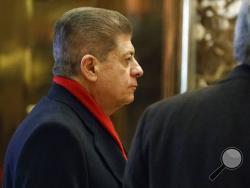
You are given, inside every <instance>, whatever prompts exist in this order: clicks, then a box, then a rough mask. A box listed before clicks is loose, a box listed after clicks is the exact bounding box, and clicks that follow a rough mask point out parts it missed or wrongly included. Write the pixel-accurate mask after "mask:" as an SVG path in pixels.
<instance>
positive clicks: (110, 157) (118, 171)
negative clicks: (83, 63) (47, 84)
mask: <svg viewBox="0 0 250 188" xmlns="http://www.w3.org/2000/svg"><path fill="white" fill-rule="evenodd" d="M49 97H51V98H53V99H55V100H57V101H60V102H62V103H64V104H66V105H68V106H69V107H70V108H71V109H72V110H74V111H75V112H76V114H77V115H78V117H79V118H80V119H81V121H82V122H83V125H85V126H86V127H87V128H88V130H90V131H91V132H92V134H93V136H94V146H93V147H95V149H96V151H97V153H98V154H99V155H100V157H101V158H102V160H103V162H104V163H105V165H106V166H107V168H108V169H109V170H110V172H111V173H112V174H113V175H114V177H115V178H116V179H117V180H118V181H119V182H122V176H123V171H124V167H125V163H126V161H125V159H124V158H123V156H122V154H121V152H120V150H119V147H118V145H117V144H116V142H115V141H114V140H113V138H112V137H111V136H110V135H109V134H108V132H107V131H106V130H105V129H104V128H103V127H102V125H101V124H100V123H99V122H98V121H97V120H96V119H95V118H94V117H93V116H92V114H91V113H90V112H89V111H88V110H87V109H86V108H84V106H82V105H81V104H80V103H79V102H78V101H77V99H76V98H75V97H74V96H73V95H71V94H70V93H69V92H68V91H67V90H65V89H64V88H63V87H61V86H59V85H56V84H53V85H52V87H51V89H50V92H49Z"/></svg>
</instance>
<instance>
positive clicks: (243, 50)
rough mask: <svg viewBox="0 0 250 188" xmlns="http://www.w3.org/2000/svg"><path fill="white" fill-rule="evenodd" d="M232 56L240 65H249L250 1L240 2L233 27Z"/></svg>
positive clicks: (243, 0)
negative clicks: (233, 55)
mask: <svg viewBox="0 0 250 188" xmlns="http://www.w3.org/2000/svg"><path fill="white" fill-rule="evenodd" d="M234 54H235V58H236V60H237V61H238V62H239V63H240V64H243V63H245V64H250V0H242V6H241V9H240V12H239V15H238V18H237V22H236V27H235V35H234Z"/></svg>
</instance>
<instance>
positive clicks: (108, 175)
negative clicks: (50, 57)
mask: <svg viewBox="0 0 250 188" xmlns="http://www.w3.org/2000/svg"><path fill="white" fill-rule="evenodd" d="M131 36H132V29H131V26H130V23H129V22H128V20H127V18H125V17H124V16H123V15H121V14H120V13H118V12H116V11H111V10H106V9H101V8H90V7H85V8H76V9H72V10H70V11H68V12H66V13H65V14H64V15H63V16H62V17H61V18H60V19H59V20H58V21H57V23H56V24H55V28H54V40H53V54H54V60H55V63H54V68H53V74H54V78H53V84H52V86H51V88H50V91H49V93H48V95H47V96H46V97H44V98H43V99H42V100H41V101H40V102H39V103H38V104H37V105H36V106H35V108H34V109H33V110H32V112H31V113H30V114H29V115H28V116H27V117H26V118H25V120H24V121H23V122H22V123H21V124H20V126H19V127H18V128H17V130H16V132H15V133H14V135H13V137H12V139H11V141H10V143H9V146H8V149H7V152H6V156H5V163H4V185H3V187H4V188H64V187H65V188H84V187H86V188H87V187H92V188H118V187H121V186H122V176H123V170H124V167H125V162H126V160H127V156H126V152H125V150H124V148H123V145H122V143H121V141H120V139H119V137H118V134H117V133H116V131H115V128H114V127H113V124H112V122H111V120H110V118H109V117H110V115H112V114H113V113H114V112H115V111H117V110H118V109H119V108H121V107H122V106H124V105H125V104H129V103H131V102H132V101H133V100H134V92H135V90H136V87H137V78H139V77H140V76H142V74H143V71H142V69H141V67H140V65H139V64H138V62H137V61H136V60H135V57H134V53H135V50H134V47H133V45H132V43H131Z"/></svg>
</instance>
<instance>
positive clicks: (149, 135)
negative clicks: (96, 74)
mask: <svg viewBox="0 0 250 188" xmlns="http://www.w3.org/2000/svg"><path fill="white" fill-rule="evenodd" d="M229 147H234V148H237V149H239V150H240V152H241V154H242V155H243V156H242V155H241V157H242V158H241V159H242V160H241V166H239V167H238V169H235V170H228V169H224V170H223V171H222V172H221V173H220V174H219V176H217V178H216V179H214V181H211V180H210V179H209V176H210V174H211V173H212V172H213V171H215V170H216V169H217V168H218V167H219V166H220V165H221V155H222V153H223V151H224V150H225V149H227V148H229ZM240 152H239V153H240ZM249 159H250V68H249V66H246V65H243V66H239V67H237V68H236V69H235V70H234V71H233V72H232V74H231V75H230V76H229V78H228V79H226V80H225V81H222V82H220V83H218V84H216V85H214V86H211V87H208V88H205V89H201V90H199V91H196V92H193V93H186V94H183V95H179V96H175V97H173V98H170V99H166V100H164V101H160V102H158V103H156V104H153V105H151V106H150V107H148V108H147V110H146V111H145V112H144V115H143V116H142V118H141V120H140V123H139V127H138V130H137V133H136V135H135V137H134V141H133V145H132V148H131V151H130V154H129V160H128V165H127V167H126V170H125V178H124V187H125V188H147V187H150V188H208V187H211V188H236V187H237V188H248V187H250V162H249Z"/></svg>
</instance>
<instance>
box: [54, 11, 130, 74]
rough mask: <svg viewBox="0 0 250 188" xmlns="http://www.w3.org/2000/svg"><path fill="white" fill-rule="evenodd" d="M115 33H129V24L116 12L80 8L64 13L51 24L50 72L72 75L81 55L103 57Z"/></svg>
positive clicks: (112, 46)
mask: <svg viewBox="0 0 250 188" xmlns="http://www.w3.org/2000/svg"><path fill="white" fill-rule="evenodd" d="M119 34H129V35H132V27H131V24H130V23H129V21H128V19H127V18H126V17H125V16H123V15H122V14H120V13H119V12H117V11H113V10H106V9H102V8H93V7H81V8H75V9H72V10H70V11H68V12H66V13H65V14H64V15H63V16H62V17H61V18H60V19H59V20H58V21H57V22H56V24H55V27H54V40H53V55H54V60H55V63H54V68H53V74H54V75H60V76H68V77H69V76H72V75H76V74H77V73H78V72H79V70H80V66H79V65H80V62H81V59H82V57H83V56H84V55H85V54H91V55H93V56H95V57H97V58H99V59H100V60H104V59H105V58H106V55H107V54H108V52H110V51H111V50H113V49H114V48H115V47H116V43H115V39H116V37H117V35H119Z"/></svg>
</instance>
